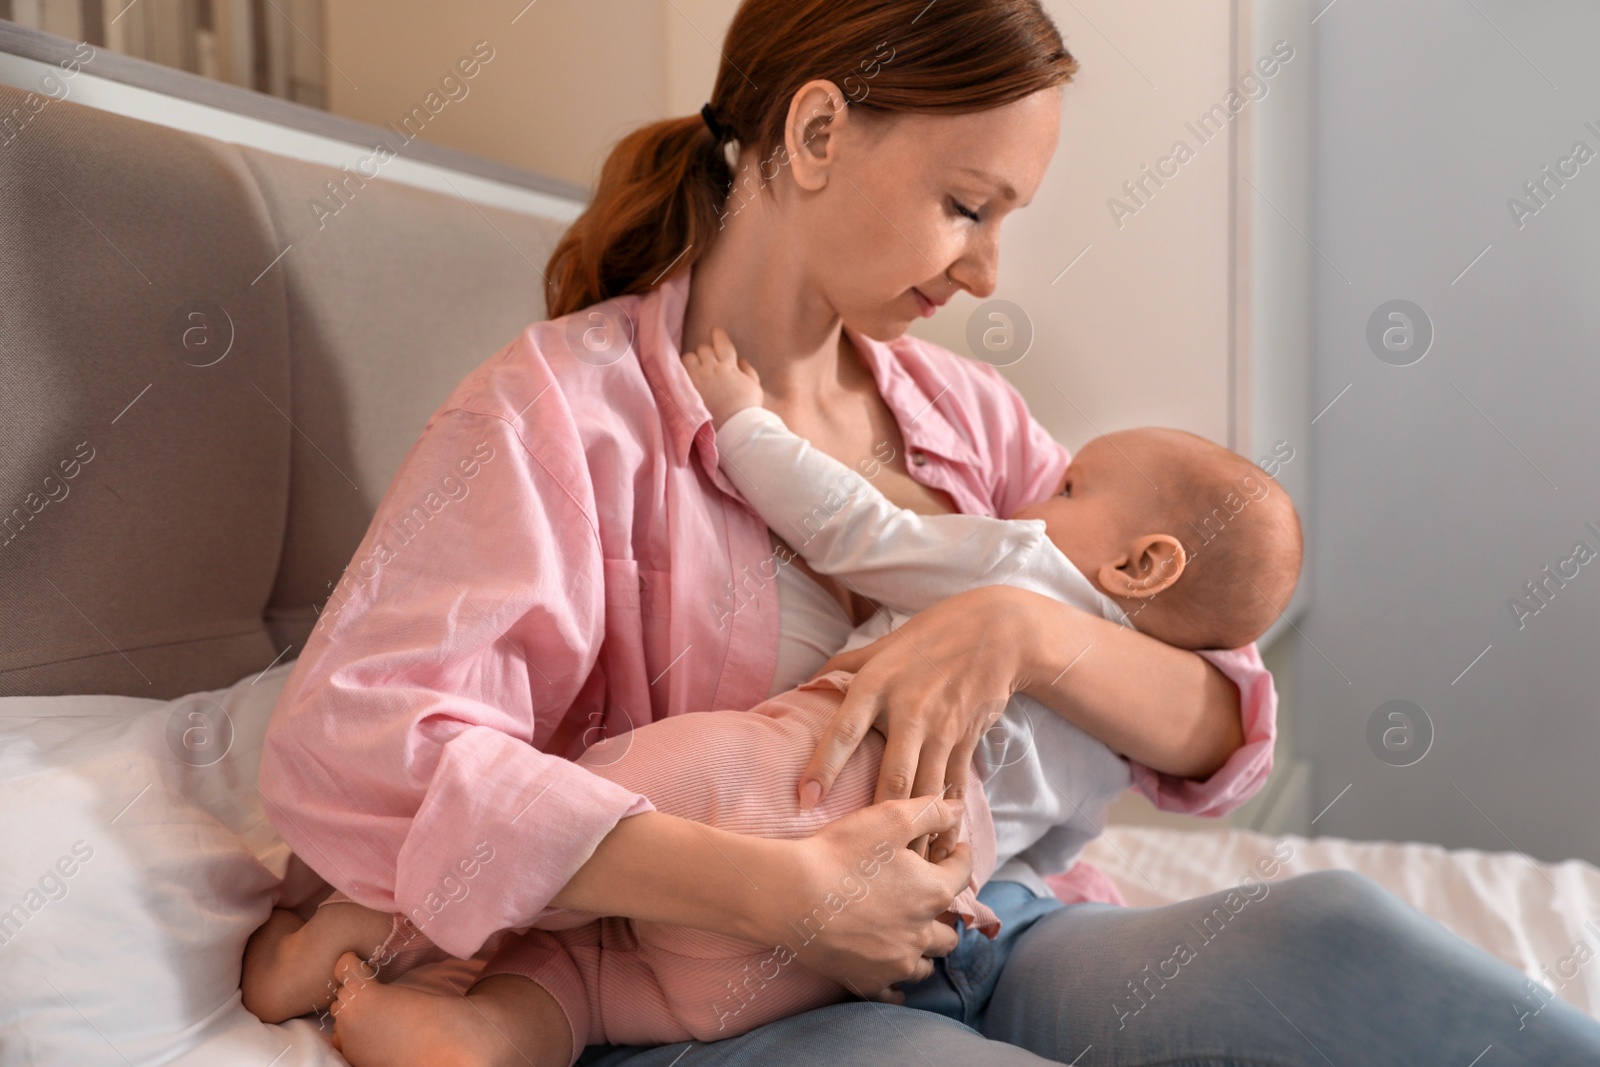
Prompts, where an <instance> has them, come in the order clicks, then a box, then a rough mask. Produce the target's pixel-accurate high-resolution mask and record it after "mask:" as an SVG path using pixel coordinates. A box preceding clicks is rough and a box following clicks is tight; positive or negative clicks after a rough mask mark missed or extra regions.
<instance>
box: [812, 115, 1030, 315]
mask: <svg viewBox="0 0 1600 1067" xmlns="http://www.w3.org/2000/svg"><path fill="white" fill-rule="evenodd" d="M1060 100H1061V94H1060V90H1059V89H1055V88H1051V89H1044V90H1041V91H1039V92H1037V93H1034V94H1033V95H1031V96H1028V97H1024V98H1023V99H1021V100H1018V101H1015V102H1013V103H1011V104H1007V105H1005V106H1004V107H999V108H993V109H991V110H988V111H978V112H972V113H970V114H965V115H930V114H896V115H892V116H887V117H882V116H875V115H874V116H869V117H865V118H863V117H860V116H859V114H858V113H852V112H851V111H850V110H849V109H846V112H845V116H844V121H843V122H836V123H835V127H836V128H835V130H834V131H832V136H831V138H830V139H831V140H833V141H835V143H834V144H833V145H832V146H830V148H829V150H828V151H827V152H826V158H825V159H821V160H817V159H813V160H812V161H811V162H812V164H813V165H812V167H811V168H809V169H810V170H812V171H813V172H814V173H815V174H816V175H820V176H824V177H825V182H824V183H821V185H820V187H819V188H817V189H815V191H814V193H813V195H809V196H804V197H801V198H800V199H799V201H798V202H797V203H796V204H795V205H794V206H795V208H796V210H797V212H798V216H799V217H797V218H796V219H794V220H793V221H794V222H796V223H797V225H795V226H794V227H792V228H791V229H790V232H791V233H792V234H794V235H795V239H796V243H797V244H799V245H800V246H801V247H800V249H799V251H801V253H802V255H803V256H804V264H805V267H806V269H807V271H808V273H809V274H810V275H811V277H812V282H813V284H814V285H815V286H816V287H817V289H818V290H819V291H820V292H821V293H822V294H823V298H824V299H825V300H826V301H827V302H828V303H829V304H830V305H831V307H832V310H833V312H834V313H835V314H837V315H838V316H839V317H840V318H841V319H843V320H844V322H845V323H846V324H847V325H849V326H851V327H852V328H853V329H856V330H859V331H860V332H862V333H864V334H866V335H867V336H868V337H871V338H874V339H875V340H889V339H891V338H894V337H898V336H900V335H901V334H903V333H905V331H906V327H908V326H909V325H910V324H911V323H912V322H913V321H914V320H916V319H917V318H918V317H920V316H922V315H925V314H929V313H931V311H932V310H933V309H934V308H935V307H937V306H938V305H940V304H943V303H944V302H945V301H947V300H949V299H950V297H951V296H952V295H954V293H955V291H956V290H957V289H965V290H967V291H968V292H970V293H972V294H973V295H974V296H978V297H988V296H989V295H990V294H991V293H993V292H994V288H995V276H996V273H997V272H998V270H999V256H1000V224H1001V222H1002V221H1003V220H1004V219H1005V218H1006V216H1007V215H1009V214H1010V213H1011V212H1012V211H1014V210H1016V209H1017V208H1019V207H1023V206H1025V205H1027V204H1028V202H1029V201H1031V200H1032V199H1033V195H1034V193H1035V192H1036V191H1037V190H1038V188H1039V184H1040V183H1041V182H1042V181H1043V180H1044V173H1045V170H1046V168H1048V167H1049V165H1050V158H1051V156H1053V155H1054V154H1055V148H1056V141H1057V137H1058V134H1059V130H1060V110H1061V104H1060Z"/></svg>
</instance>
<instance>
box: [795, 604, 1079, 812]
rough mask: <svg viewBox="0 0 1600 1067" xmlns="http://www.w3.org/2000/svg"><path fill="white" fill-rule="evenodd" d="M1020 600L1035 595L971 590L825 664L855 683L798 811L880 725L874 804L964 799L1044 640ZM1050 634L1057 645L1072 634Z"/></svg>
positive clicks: (812, 767)
mask: <svg viewBox="0 0 1600 1067" xmlns="http://www.w3.org/2000/svg"><path fill="white" fill-rule="evenodd" d="M1019 595H1021V596H1028V595H1035V596H1036V594H1027V593H1025V592H1023V591H1022V590H1018V589H1012V588H1011V587H1009V586H1001V585H994V586H980V587H979V588H977V589H969V590H967V591H966V592H964V593H959V594H957V595H955V596H952V597H949V598H947V599H945V600H941V601H939V602H938V603H936V604H934V605H933V606H931V607H929V608H927V609H926V610H924V611H922V612H919V613H918V614H917V615H915V616H913V617H912V618H911V619H910V620H909V621H907V622H906V623H905V625H903V626H901V627H900V628H899V629H897V630H895V631H894V632H893V633H891V634H887V635H885V636H883V637H881V638H879V639H878V640H876V641H874V642H873V643H872V644H870V645H866V646H864V647H862V648H858V649H855V650H853V651H850V652H843V653H840V654H839V655H837V656H834V657H833V658H832V659H831V660H829V661H828V662H827V663H826V664H824V665H823V668H822V670H821V671H819V672H818V673H819V674H823V673H826V672H828V671H830V670H846V671H854V672H855V678H854V680H852V681H851V683H850V690H849V692H848V693H846V694H845V698H844V702H843V703H842V704H840V706H839V710H838V711H837V712H835V713H834V716H833V721H832V722H830V723H829V724H828V726H827V728H826V729H825V730H824V731H823V733H822V737H821V739H820V740H819V741H818V743H817V750H816V752H815V753H814V754H813V755H812V757H811V762H810V763H809V764H807V765H806V769H805V770H804V771H802V772H801V773H800V782H801V785H800V805H801V807H803V808H809V807H811V806H813V805H814V804H816V803H818V802H819V801H820V800H821V799H822V797H823V796H825V795H826V794H827V791H828V790H829V789H830V788H831V787H832V786H833V782H834V779H835V778H837V777H838V775H839V771H840V770H841V769H842V768H843V767H844V765H845V761H846V760H848V759H849V758H850V754H851V753H852V752H854V751H855V749H856V746H857V745H859V744H860V743H861V739H862V738H863V737H865V736H866V733H867V731H868V730H870V729H872V728H873V727H877V729H878V730H879V731H880V732H881V733H882V734H883V735H884V736H885V737H886V738H887V739H888V740H887V743H886V744H885V746H884V751H883V765H882V768H881V769H880V770H879V772H878V789H877V793H876V795H875V800H878V801H882V800H894V799H899V798H901V797H911V796H918V797H920V796H931V795H935V794H938V793H941V792H943V794H944V795H945V796H946V797H948V798H950V799H952V800H959V799H960V798H961V791H962V789H963V787H964V786H965V785H966V782H967V769H968V766H969V764H970V763H971V762H972V754H973V752H974V751H975V750H976V748H977V745H978V739H979V738H980V737H982V736H983V733H984V731H985V730H987V729H988V728H989V727H990V726H991V725H993V724H994V722H995V720H996V719H998V718H999V716H1000V713H1001V712H1002V711H1003V710H1004V709H1005V705H1006V701H1008V700H1009V699H1010V698H1011V695H1012V693H1014V692H1015V691H1016V690H1017V689H1018V688H1019V687H1020V684H1021V680H1022V679H1023V678H1024V676H1025V670H1026V668H1027V667H1029V666H1030V663H1029V660H1028V654H1027V653H1028V650H1029V648H1030V643H1031V642H1034V641H1036V640H1037V637H1038V635H1037V634H1035V633H1030V632H1028V631H1029V627H1030V624H1031V623H1033V622H1035V621H1036V620H1033V619H1032V618H1031V617H1030V616H1029V614H1028V612H1027V611H1026V610H1025V608H1026V606H1027V605H1026V602H1022V601H1019V600H1018V596H1019ZM1037 599H1039V600H1044V599H1045V598H1043V597H1037ZM1061 606H1062V607H1064V608H1065V607H1066V605H1061ZM1067 610H1069V611H1073V612H1075V613H1076V614H1082V613H1081V612H1076V609H1071V608H1067ZM1052 637H1053V638H1054V639H1055V640H1056V642H1057V643H1060V642H1063V641H1068V640H1069V639H1070V634H1069V633H1066V632H1057V633H1055V634H1053V635H1052ZM819 787H820V788H819Z"/></svg>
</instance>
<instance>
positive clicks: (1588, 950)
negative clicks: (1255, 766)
mask: <svg viewBox="0 0 1600 1067" xmlns="http://www.w3.org/2000/svg"><path fill="white" fill-rule="evenodd" d="M1280 842H1285V843H1287V844H1289V845H1290V846H1292V847H1293V849H1294V858H1293V859H1292V860H1291V861H1290V862H1289V863H1287V864H1284V869H1283V871H1282V872H1281V873H1279V874H1278V875H1277V878H1276V879H1274V880H1277V879H1282V878H1287V877H1289V876H1291V875H1295V874H1303V873H1305V872H1307V871H1318V870H1326V869H1329V868H1344V869H1347V870H1354V871H1360V872H1362V873H1363V874H1365V875H1367V876H1368V877H1370V878H1372V879H1373V880H1374V881H1376V882H1377V883H1378V884H1380V885H1382V886H1383V887H1384V888H1386V889H1388V890H1389V891H1390V892H1392V893H1394V894H1395V895H1396V896H1398V897H1400V898H1401V899H1402V900H1404V901H1406V902H1407V903H1409V904H1411V905H1412V906H1413V907H1415V908H1417V909H1418V910H1419V911H1421V912H1423V913H1424V914H1427V915H1430V916H1432V917H1433V918H1435V919H1437V920H1438V921H1439V922H1440V923H1442V924H1443V925H1444V926H1445V927H1447V928H1448V929H1450V930H1452V931H1453V932H1455V933H1456V934H1459V935H1460V936H1462V937H1464V938H1466V939H1467V940H1469V941H1471V942H1473V943H1474V944H1476V945H1478V946H1479V947H1481V948H1483V949H1485V950H1486V951H1488V952H1489V953H1491V954H1492V955H1494V956H1497V957H1499V958H1500V959H1502V960H1504V961H1506V962H1507V963H1509V964H1511V965H1512V966H1514V967H1516V968H1518V969H1519V970H1521V971H1522V972H1523V973H1524V974H1526V975H1527V976H1528V977H1529V978H1531V979H1534V980H1535V981H1539V982H1542V983H1543V984H1544V985H1545V986H1546V988H1548V989H1550V990H1553V991H1554V992H1555V993H1556V994H1557V995H1558V996H1560V997H1561V998H1563V999H1564V1000H1566V1001H1567V1002H1569V1003H1571V1004H1572V1005H1574V1006H1575V1007H1577V1008H1579V1009H1581V1010H1583V1011H1585V1012H1588V1013H1589V1014H1590V1015H1592V1016H1596V1017H1600V868H1597V867H1595V866H1593V865H1592V864H1588V863H1584V862H1582V861H1579V860H1568V861H1567V862H1564V863H1538V862H1535V861H1534V860H1531V859H1529V858H1528V857H1526V856H1523V855H1521V854H1520V853H1515V852H1479V851H1476V850H1473V849H1455V850H1447V849H1444V848H1441V847H1440V846H1438V845H1425V844H1396V843H1389V842H1361V841H1345V840H1341V839H1339V838H1310V839H1308V838H1304V837H1297V836H1294V835H1285V836H1283V837H1267V836H1264V835H1262V834H1257V833H1251V832H1249V831H1245V830H1228V831H1209V832H1208V831H1200V832H1191V831H1181V830H1171V829H1164V828H1162V829H1155V828H1148V827H1132V826H1112V827H1108V828H1107V831H1106V834H1105V836H1104V837H1102V838H1101V839H1099V840H1097V841H1095V842H1093V843H1092V844H1090V845H1089V847H1088V849H1087V850H1086V851H1085V853H1084V859H1086V860H1087V861H1089V862H1090V863H1093V864H1094V865H1095V866H1097V867H1099V868H1100V869H1101V870H1103V871H1105V872H1106V873H1107V874H1109V875H1110V876H1111V877H1112V879H1113V880H1114V881H1115V882H1116V883H1117V886H1118V888H1120V889H1121V890H1122V894H1123V896H1125V897H1126V898H1127V900H1128V903H1129V904H1132V905H1150V904H1169V903H1171V902H1173V901H1176V900H1185V899H1188V898H1190V897H1196V896H1200V895H1202V894H1204V893H1210V892H1213V891H1215V890H1218V889H1223V888H1226V887H1228V886H1231V885H1235V884H1237V883H1238V882H1240V881H1241V880H1242V879H1243V877H1244V875H1245V872H1246V871H1248V870H1250V869H1251V868H1252V866H1253V865H1254V864H1255V863H1256V861H1257V860H1259V859H1261V858H1262V857H1266V856H1270V855H1271V854H1272V848H1273V846H1274V845H1278V844H1279V843H1280ZM1586 924H1587V925H1586ZM1591 957H1593V958H1591Z"/></svg>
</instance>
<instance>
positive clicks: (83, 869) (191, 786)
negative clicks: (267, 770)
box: [0, 663, 345, 1067]
mask: <svg viewBox="0 0 1600 1067" xmlns="http://www.w3.org/2000/svg"><path fill="white" fill-rule="evenodd" d="M291 668H292V663H283V664H280V665H278V666H275V667H273V668H272V669H270V670H268V671H266V672H264V673H262V674H260V675H251V676H249V677H247V678H242V679H240V680H239V681H238V682H237V683H235V684H234V685H232V686H230V687H229V688H227V689H221V690H215V691H211V692H204V693H195V694H191V695H190V696H187V697H184V698H182V699H180V700H174V701H158V700H143V699H137V698H132V697H115V696H69V697H59V696H58V697H8V698H4V699H0V842H3V845H0V849H3V851H0V1063H3V1064H5V1065H7V1067H9V1065H11V1064H30V1065H56V1064H60V1065H62V1067H85V1065H90V1064H100V1063H105V1064H118V1065H121V1064H126V1063H132V1064H136V1065H141V1067H142V1065H144V1064H166V1063H185V1064H191V1063H192V1064H195V1065H196V1067H198V1065H200V1064H205V1065H206V1067H216V1065H230V1064H234V1063H237V1064H239V1065H241V1067H246V1065H248V1067H266V1065H267V1064H268V1063H269V1062H272V1063H273V1067H290V1065H296V1067H298V1065H327V1067H337V1065H341V1064H343V1063H344V1062H345V1061H344V1059H343V1057H341V1056H339V1055H338V1053H336V1052H334V1051H333V1050H332V1049H331V1048H329V1047H328V1046H327V1044H326V1038H325V1036H323V1035H319V1034H318V1032H317V1025H316V1023H315V1022H314V1021H313V1020H310V1019H299V1020H292V1021H291V1022H289V1023H285V1024H283V1025H281V1026H267V1025H265V1024H263V1023H261V1022H260V1021H259V1020H257V1019H256V1018H255V1016H253V1015H251V1014H250V1013H249V1012H248V1011H246V1010H245V1009H244V1007H243V1005H242V1004H241V1002H240V998H239V967H240V960H241V958H242V956H243V953H244V943H245V940H246V939H247V938H248V937H249V936H250V933H251V932H252V931H253V930H255V928H256V927H257V926H259V925H260V924H261V923H262V922H264V921H265V920H266V918H267V915H268V913H269V912H270V910H271V909H272V907H273V906H274V905H275V904H282V905H283V906H291V907H292V906H294V905H295V904H298V903H301V902H303V901H304V900H306V898H307V897H309V896H312V895H314V894H315V893H316V891H317V889H319V888H321V887H322V886H323V883H321V881H320V879H316V878H315V876H314V875H310V874H309V872H308V871H307V870H306V869H305V868H304V866H303V865H302V864H299V863H298V862H295V863H294V864H293V865H292V868H293V869H292V868H291V863H290V859H291V856H290V852H289V850H288V847H287V846H286V845H284V843H283V841H282V840H281V839H280V838H279V837H278V834H277V831H276V830H275V829H274V828H273V826H272V824H271V823H270V822H269V821H268V820H267V818H266V816H265V814H264V812H263V810H262V804H261V798H260V796H259V794H258V793H257V792H256V770H257V767H258V765H259V763H260V756H261V738H262V734H263V732H264V731H265V729H266V724H267V719H268V718H269V716H270V715H271V712H272V707H273V704H274V703H275V702H276V700H277V697H278V693H279V691H280V690H281V689H282V688H283V683H284V681H285V680H286V679H287V677H288V675H289V671H290V669H291ZM295 872H298V875H297V876H296V877H292V878H291V879H290V880H289V883H288V884H285V883H284V878H285V875H286V874H290V873H295ZM274 1057H278V1058H277V1059H276V1060H274Z"/></svg>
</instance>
